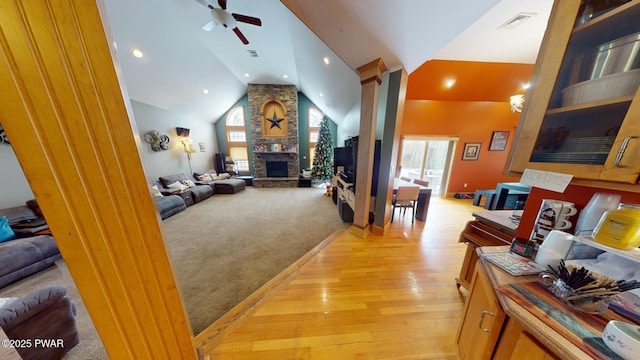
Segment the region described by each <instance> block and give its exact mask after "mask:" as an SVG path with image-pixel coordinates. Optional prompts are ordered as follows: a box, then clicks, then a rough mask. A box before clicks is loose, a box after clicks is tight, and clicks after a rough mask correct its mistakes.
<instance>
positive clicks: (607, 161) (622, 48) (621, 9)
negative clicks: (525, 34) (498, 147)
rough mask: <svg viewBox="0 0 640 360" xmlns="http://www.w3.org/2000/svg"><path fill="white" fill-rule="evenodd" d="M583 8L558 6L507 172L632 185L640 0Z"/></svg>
mask: <svg viewBox="0 0 640 360" xmlns="http://www.w3.org/2000/svg"><path fill="white" fill-rule="evenodd" d="M582 2H583V3H585V4H582V6H581V1H580V0H562V1H555V4H554V8H553V11H552V13H551V17H550V18H549V24H548V27H547V31H546V33H545V37H544V40H543V42H542V46H541V48H540V53H539V55H538V59H537V62H536V67H535V70H534V74H533V79H532V87H531V88H530V90H529V92H528V93H527V94H526V95H525V99H526V103H525V106H524V109H523V112H522V114H521V117H520V122H519V124H518V128H517V132H516V139H515V143H514V146H513V147H512V150H511V157H510V161H509V162H508V164H507V170H509V171H511V172H516V173H521V172H523V171H524V169H525V168H530V169H538V170H546V171H554V172H560V173H570V174H573V175H574V176H575V178H578V179H589V180H602V181H614V182H623V183H636V182H637V181H638V175H639V172H640V91H638V84H639V83H640V0H633V1H628V2H625V1H604V0H601V1H591V2H590V1H586V0H585V1H582ZM590 3H593V4H595V5H590ZM603 4H604V5H608V6H613V8H610V9H602V8H601V7H602V5H603ZM611 4H614V5H611ZM619 4H622V5H619ZM591 14H592V16H590V15H591Z"/></svg>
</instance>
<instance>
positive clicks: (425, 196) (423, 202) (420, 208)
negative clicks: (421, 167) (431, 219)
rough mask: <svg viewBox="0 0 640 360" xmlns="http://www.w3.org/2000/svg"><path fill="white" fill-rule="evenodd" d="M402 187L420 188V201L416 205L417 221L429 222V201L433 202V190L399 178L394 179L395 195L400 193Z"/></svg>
mask: <svg viewBox="0 0 640 360" xmlns="http://www.w3.org/2000/svg"><path fill="white" fill-rule="evenodd" d="M400 186H418V187H419V188H420V192H419V193H418V201H417V203H416V219H417V220H420V221H427V212H428V211H429V201H430V200H431V189H430V188H428V187H426V186H422V185H418V184H415V183H412V182H410V181H404V180H402V179H399V178H394V179H393V193H394V194H395V193H396V192H398V188H399V187H400Z"/></svg>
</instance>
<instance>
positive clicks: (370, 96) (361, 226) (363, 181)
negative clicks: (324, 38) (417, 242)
mask: <svg viewBox="0 0 640 360" xmlns="http://www.w3.org/2000/svg"><path fill="white" fill-rule="evenodd" d="M385 71H387V67H386V66H385V64H384V62H383V61H382V59H380V58H378V59H377V60H374V61H372V62H370V63H368V64H366V65H363V66H361V67H359V68H358V72H359V73H360V84H362V99H361V105H360V106H361V109H360V132H359V133H358V168H357V169H356V171H357V173H356V194H355V195H356V203H355V204H356V205H355V209H354V215H353V225H352V226H351V229H350V231H351V232H352V233H353V234H355V235H358V236H360V237H363V238H364V237H367V235H369V232H370V231H371V228H370V226H369V208H370V205H371V177H372V173H373V156H374V146H375V141H376V117H377V115H378V92H379V91H378V90H379V89H380V84H381V83H382V74H383V73H384V72H385Z"/></svg>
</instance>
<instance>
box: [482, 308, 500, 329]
mask: <svg viewBox="0 0 640 360" xmlns="http://www.w3.org/2000/svg"><path fill="white" fill-rule="evenodd" d="M485 315H491V316H494V317H495V316H496V314H494V313H492V312H491V311H486V310H485V311H483V312H482V314H480V322H479V323H478V326H479V327H480V329H481V330H482V331H484V332H489V329H486V328H483V327H482V323H483V322H484V316H485Z"/></svg>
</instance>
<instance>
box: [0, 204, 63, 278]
mask: <svg viewBox="0 0 640 360" xmlns="http://www.w3.org/2000/svg"><path fill="white" fill-rule="evenodd" d="M3 216H6V219H7V220H8V225H9V226H10V228H11V231H13V232H14V233H15V236H16V238H15V239H11V240H6V241H2V242H0V288H2V287H5V286H7V285H9V284H11V283H13V282H16V281H18V280H21V279H24V278H25V277H27V276H29V275H31V274H34V273H36V272H38V271H41V270H44V269H46V268H48V267H50V266H52V265H53V264H54V263H55V262H56V261H57V260H60V259H62V255H60V250H59V249H58V246H57V245H56V242H55V240H54V238H53V237H52V236H51V232H50V231H49V227H48V225H47V224H46V222H45V221H44V217H42V215H41V213H39V209H38V208H37V207H33V206H16V207H12V208H8V209H1V210H0V218H2V217H3Z"/></svg>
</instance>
